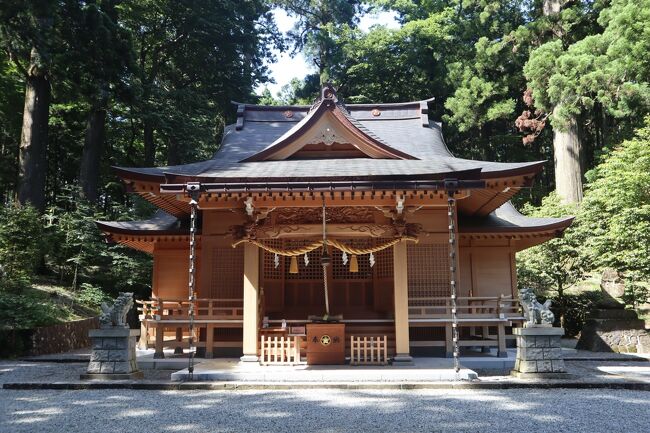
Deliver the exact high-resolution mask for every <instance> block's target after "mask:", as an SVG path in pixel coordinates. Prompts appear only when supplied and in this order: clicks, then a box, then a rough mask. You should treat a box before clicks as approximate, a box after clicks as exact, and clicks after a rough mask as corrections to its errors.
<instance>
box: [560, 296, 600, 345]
mask: <svg viewBox="0 0 650 433" xmlns="http://www.w3.org/2000/svg"><path fill="white" fill-rule="evenodd" d="M549 298H550V299H551V300H552V301H553V302H552V304H551V311H553V313H554V314H555V318H556V321H557V323H556V325H559V324H560V318H561V317H562V318H563V327H564V331H565V334H566V335H567V336H569V337H573V336H576V335H578V333H579V332H580V331H581V330H582V327H583V326H584V325H585V323H586V322H587V319H588V318H589V315H590V313H591V312H592V311H593V310H594V309H596V308H597V307H598V302H600V300H601V294H600V292H594V291H589V292H583V293H578V294H564V295H563V296H562V297H559V296H550V297H549Z"/></svg>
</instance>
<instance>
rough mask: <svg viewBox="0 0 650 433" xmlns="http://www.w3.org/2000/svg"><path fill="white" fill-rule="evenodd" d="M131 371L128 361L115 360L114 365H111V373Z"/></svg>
mask: <svg viewBox="0 0 650 433" xmlns="http://www.w3.org/2000/svg"><path fill="white" fill-rule="evenodd" d="M130 372H131V365H130V363H129V362H116V363H115V366H114V367H113V373H121V374H124V373H130Z"/></svg>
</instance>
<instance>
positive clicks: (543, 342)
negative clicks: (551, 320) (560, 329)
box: [535, 337, 550, 347]
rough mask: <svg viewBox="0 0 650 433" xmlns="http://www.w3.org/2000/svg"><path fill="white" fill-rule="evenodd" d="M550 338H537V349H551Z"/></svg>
mask: <svg viewBox="0 0 650 433" xmlns="http://www.w3.org/2000/svg"><path fill="white" fill-rule="evenodd" d="M549 346H550V342H549V340H548V337H535V347H549Z"/></svg>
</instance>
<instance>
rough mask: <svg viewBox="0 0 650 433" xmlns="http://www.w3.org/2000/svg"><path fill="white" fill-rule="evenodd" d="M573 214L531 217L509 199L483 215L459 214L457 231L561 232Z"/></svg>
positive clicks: (469, 232) (569, 223)
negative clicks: (521, 211)
mask: <svg viewBox="0 0 650 433" xmlns="http://www.w3.org/2000/svg"><path fill="white" fill-rule="evenodd" d="M574 219H575V217H574V216H566V217H562V218H533V217H528V216H526V215H523V214H521V213H520V212H519V211H518V210H517V209H515V207H514V206H513V205H512V203H511V202H510V201H508V202H506V203H504V204H503V205H501V206H500V207H499V208H497V209H496V210H495V211H493V212H491V213H490V214H489V215H487V216H485V217H462V215H461V216H459V223H458V231H459V232H460V233H462V234H471V233H537V232H560V233H561V232H563V231H564V230H566V229H567V228H568V227H569V226H570V225H571V223H572V222H573V220H574Z"/></svg>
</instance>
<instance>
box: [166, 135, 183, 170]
mask: <svg viewBox="0 0 650 433" xmlns="http://www.w3.org/2000/svg"><path fill="white" fill-rule="evenodd" d="M180 163H181V155H180V148H179V143H178V139H177V138H176V137H174V136H173V135H170V136H169V137H168V138H167V165H179V164H180Z"/></svg>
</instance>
